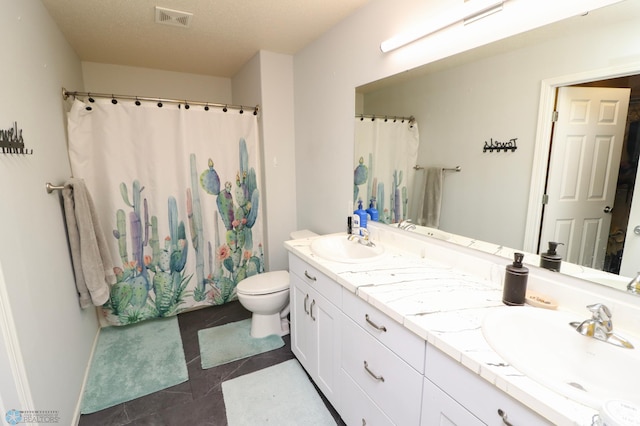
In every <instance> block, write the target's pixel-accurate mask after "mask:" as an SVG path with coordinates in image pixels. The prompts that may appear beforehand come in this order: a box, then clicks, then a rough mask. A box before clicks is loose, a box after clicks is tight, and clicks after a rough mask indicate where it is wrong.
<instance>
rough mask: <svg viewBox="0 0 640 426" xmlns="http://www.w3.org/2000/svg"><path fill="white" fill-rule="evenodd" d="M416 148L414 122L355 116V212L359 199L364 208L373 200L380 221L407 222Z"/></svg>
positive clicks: (416, 155)
mask: <svg viewBox="0 0 640 426" xmlns="http://www.w3.org/2000/svg"><path fill="white" fill-rule="evenodd" d="M418 145H419V132H418V125H417V123H416V122H415V121H413V120H411V121H410V120H400V119H398V120H395V119H388V120H387V119H385V118H376V119H371V118H360V117H356V122H355V156H354V159H355V164H354V186H353V201H354V209H355V208H357V205H358V201H359V200H362V205H363V207H364V209H367V208H368V206H369V203H370V202H371V200H372V199H373V200H374V202H375V203H376V208H377V210H378V215H379V221H380V222H383V223H396V222H400V221H402V220H404V219H407V218H408V217H409V209H410V208H411V205H410V204H411V200H410V199H409V194H411V193H412V192H411V185H412V184H413V181H414V174H415V169H414V168H413V166H415V165H416V161H417V158H418Z"/></svg>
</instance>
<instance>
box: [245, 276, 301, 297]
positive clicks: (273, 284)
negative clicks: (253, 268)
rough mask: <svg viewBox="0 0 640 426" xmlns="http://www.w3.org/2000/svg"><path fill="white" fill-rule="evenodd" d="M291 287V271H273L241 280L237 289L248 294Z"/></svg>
mask: <svg viewBox="0 0 640 426" xmlns="http://www.w3.org/2000/svg"><path fill="white" fill-rule="evenodd" d="M288 289H289V272H288V271H273V272H264V273H262V274H258V275H254V276H252V277H249V278H245V279H244V280H242V281H240V282H239V283H238V285H237V286H236V291H237V292H238V293H241V294H247V295H261V294H271V293H277V292H280V291H283V290H288Z"/></svg>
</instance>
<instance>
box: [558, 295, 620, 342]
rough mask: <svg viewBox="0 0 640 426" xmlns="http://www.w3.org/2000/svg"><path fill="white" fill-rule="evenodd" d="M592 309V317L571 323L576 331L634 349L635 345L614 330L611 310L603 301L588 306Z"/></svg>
mask: <svg viewBox="0 0 640 426" xmlns="http://www.w3.org/2000/svg"><path fill="white" fill-rule="evenodd" d="M587 309H589V310H590V311H591V318H589V319H587V320H584V321H582V322H578V321H574V322H571V323H569V325H571V326H572V327H574V328H575V329H576V331H577V332H578V333H580V334H582V335H583V336H589V337H593V338H594V339H598V340H602V341H603V342H607V343H611V344H613V345H616V346H621V347H623V348H628V349H633V345H632V344H631V342H629V341H628V340H627V339H625V338H624V337H621V336H618V335H617V334H615V333H614V332H613V322H612V321H611V311H610V310H609V308H607V307H606V306H605V305H603V304H602V303H595V304H593V305H589V306H587Z"/></svg>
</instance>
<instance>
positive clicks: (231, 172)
mask: <svg viewBox="0 0 640 426" xmlns="http://www.w3.org/2000/svg"><path fill="white" fill-rule="evenodd" d="M88 105H90V106H91V107H90V108H87V104H84V103H83V102H81V101H80V100H78V99H76V100H75V101H74V103H73V106H72V108H71V111H70V113H69V116H68V132H69V157H70V160H71V167H72V171H73V175H74V176H75V177H76V178H82V179H84V180H85V183H86V186H87V188H88V190H89V191H90V192H91V194H92V196H93V199H94V202H95V205H96V210H97V212H98V216H99V220H100V223H101V225H102V227H103V228H104V229H103V231H104V234H105V235H107V238H108V239H109V240H110V247H109V248H110V250H111V255H112V258H113V259H114V262H115V264H116V265H117V266H116V267H115V268H114V269H115V272H116V276H117V283H116V284H114V285H113V286H112V287H111V291H110V298H109V300H108V301H107V303H106V304H105V305H103V306H102V308H101V311H102V313H103V319H104V320H106V322H107V323H109V324H113V325H124V324H130V323H135V322H139V321H142V320H145V319H148V318H155V317H167V316H171V315H175V314H177V313H178V312H180V311H182V310H185V309H189V308H193V307H196V306H203V305H217V304H222V303H225V302H227V301H229V300H232V299H234V298H235V296H236V292H235V288H236V284H237V283H238V282H239V281H240V280H242V279H243V278H245V277H247V276H251V275H255V274H258V273H261V272H263V271H264V268H263V264H264V263H263V249H262V241H263V229H262V221H261V214H260V211H259V210H260V209H261V204H262V201H263V200H262V199H261V196H262V195H261V193H260V191H259V189H258V188H259V186H260V184H259V181H258V179H259V177H260V170H259V165H260V160H259V158H260V157H259V145H258V125H257V118H256V117H255V116H254V115H252V114H239V113H238V111H233V110H229V112H226V113H225V112H223V111H222V110H219V109H217V108H209V110H208V111H205V110H204V108H202V107H196V106H192V107H191V108H189V109H186V108H179V107H178V105H176V104H172V105H169V104H167V105H164V107H162V108H160V107H158V106H157V105H156V104H155V103H145V102H143V103H142V104H141V105H139V106H136V105H135V104H134V103H133V102H126V101H120V102H117V103H116V104H114V103H112V102H111V100H110V99H95V101H94V102H93V103H91V104H88ZM102 322H103V323H104V321H102Z"/></svg>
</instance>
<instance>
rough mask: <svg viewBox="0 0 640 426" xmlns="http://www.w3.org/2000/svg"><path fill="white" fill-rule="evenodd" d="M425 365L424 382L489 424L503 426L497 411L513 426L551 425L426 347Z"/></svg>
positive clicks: (449, 359)
mask: <svg viewBox="0 0 640 426" xmlns="http://www.w3.org/2000/svg"><path fill="white" fill-rule="evenodd" d="M425 364H426V368H425V376H426V378H427V379H429V380H431V381H432V382H433V383H434V384H436V385H437V386H438V387H439V388H440V389H442V390H443V391H444V392H446V393H447V394H449V395H450V396H451V397H452V398H453V399H455V400H456V401H457V402H458V403H460V404H461V405H462V406H464V407H465V408H466V409H467V410H469V411H470V412H472V413H473V414H474V415H475V416H476V417H477V418H479V419H480V420H481V421H482V422H484V423H486V424H488V425H497V424H500V425H501V424H503V422H502V417H501V416H500V415H499V414H498V410H501V411H502V412H503V413H505V414H506V415H507V418H508V420H509V422H510V423H512V424H514V425H531V426H534V425H535V426H538V425H545V426H546V425H549V426H550V425H551V424H552V423H550V422H549V421H547V420H546V419H544V418H543V417H541V416H540V415H538V414H537V413H535V412H534V411H533V410H530V409H529V408H528V407H526V406H525V405H523V404H521V403H520V402H518V401H516V400H515V399H513V398H512V397H510V396H509V395H507V394H506V393H504V392H502V391H501V390H500V389H498V388H496V387H495V386H493V385H492V384H490V383H488V382H487V381H486V380H484V379H483V378H482V377H479V376H478V375H476V374H474V373H472V372H471V371H469V370H468V369H467V368H466V367H464V366H463V365H462V364H460V363H458V362H457V361H455V360H454V359H453V358H451V357H449V356H448V355H446V354H445V353H443V352H442V351H440V350H439V349H437V348H435V347H434V346H431V345H429V346H428V348H427V357H426V362H425Z"/></svg>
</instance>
